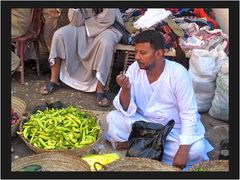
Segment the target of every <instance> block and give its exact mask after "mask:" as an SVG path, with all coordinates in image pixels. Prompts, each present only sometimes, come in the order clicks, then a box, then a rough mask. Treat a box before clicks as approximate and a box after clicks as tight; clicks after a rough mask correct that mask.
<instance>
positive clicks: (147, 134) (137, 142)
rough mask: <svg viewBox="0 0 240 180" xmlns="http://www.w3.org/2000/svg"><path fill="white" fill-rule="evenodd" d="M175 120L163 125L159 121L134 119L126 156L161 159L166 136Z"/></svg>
mask: <svg viewBox="0 0 240 180" xmlns="http://www.w3.org/2000/svg"><path fill="white" fill-rule="evenodd" d="M174 124H175V122H174V120H170V121H169V122H168V123H167V124H166V125H165V126H163V125H161V124H159V123H149V122H145V121H136V122H135V123H134V124H133V125H132V131H131V133H130V135H129V138H128V143H129V147H128V150H127V152H126V156H129V157H144V158H150V159H156V160H159V161H161V160H162V157H163V152H164V145H165V141H166V137H167V135H168V134H169V132H170V131H171V130H172V128H173V126H174Z"/></svg>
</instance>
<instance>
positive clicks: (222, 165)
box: [188, 160, 229, 172]
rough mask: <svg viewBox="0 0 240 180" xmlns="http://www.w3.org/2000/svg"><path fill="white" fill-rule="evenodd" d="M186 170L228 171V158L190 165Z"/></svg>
mask: <svg viewBox="0 0 240 180" xmlns="http://www.w3.org/2000/svg"><path fill="white" fill-rule="evenodd" d="M188 171H196V172H197V171H224V172H226V171H229V161H228V160H211V161H206V162H200V163H198V164H195V165H193V166H191V167H190V168H189V169H188Z"/></svg>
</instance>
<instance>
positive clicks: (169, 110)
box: [106, 59, 213, 166]
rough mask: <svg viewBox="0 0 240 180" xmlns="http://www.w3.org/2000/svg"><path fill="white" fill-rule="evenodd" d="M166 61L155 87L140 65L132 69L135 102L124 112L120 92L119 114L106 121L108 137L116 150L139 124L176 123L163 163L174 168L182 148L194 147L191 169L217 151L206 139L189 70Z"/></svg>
mask: <svg viewBox="0 0 240 180" xmlns="http://www.w3.org/2000/svg"><path fill="white" fill-rule="evenodd" d="M165 61H166V63H165V67H164V70H163V72H162V74H161V75H160V77H159V78H158V80H156V81H155V82H153V83H152V84H150V83H149V81H148V78H147V75H146V71H145V70H142V69H140V68H139V66H138V64H137V62H134V63H133V64H132V65H131V66H129V68H128V71H127V73H126V75H127V76H128V77H129V80H130V83H131V101H130V104H129V107H128V109H127V111H125V110H123V108H122V105H121V104H120V100H119V95H120V91H121V90H120V91H119V93H118V95H117V96H116V97H115V99H114V101H113V104H114V106H115V108H116V110H117V111H116V110H115V111H112V112H110V113H109V114H108V115H107V118H106V121H107V124H108V135H109V137H110V140H111V142H112V144H113V146H114V142H117V141H119V142H123V141H127V140H128V136H129V134H130V132H131V126H132V124H133V123H134V122H135V121H138V120H144V121H147V122H155V123H161V124H163V125H166V124H167V122H168V121H169V120H171V119H173V120H174V121H175V125H174V127H173V129H172V130H171V132H170V133H169V135H168V136H167V141H166V145H165V151H164V155H163V162H166V163H167V164H170V165H171V164H172V161H173V158H174V156H175V153H176V151H177V149H178V147H179V145H191V148H190V152H189V156H190V155H191V157H189V159H190V160H189V163H188V165H189V166H190V165H192V164H195V163H197V162H200V161H204V160H208V156H207V152H209V151H211V150H212V149H213V147H212V146H211V145H210V144H209V143H208V141H207V140H206V139H205V138H204V133H205V129H204V126H203V124H202V123H201V121H200V115H199V114H198V111H197V103H196V98H195V95H194V91H193V87H192V81H191V78H190V76H189V74H188V72H187V70H186V69H185V68H184V67H183V66H182V65H180V64H178V63H176V62H173V61H169V60H166V59H165ZM200 147H201V148H200ZM194 151H195V153H193V152H194ZM196 152H199V153H196Z"/></svg>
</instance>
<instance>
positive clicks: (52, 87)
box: [40, 81, 61, 95]
mask: <svg viewBox="0 0 240 180" xmlns="http://www.w3.org/2000/svg"><path fill="white" fill-rule="evenodd" d="M60 87H61V84H60V83H59V84H56V83H54V82H51V81H49V82H47V83H46V84H45V86H43V87H42V88H41V90H40V94H42V95H47V94H51V93H53V92H55V91H56V90H57V89H59V88H60Z"/></svg>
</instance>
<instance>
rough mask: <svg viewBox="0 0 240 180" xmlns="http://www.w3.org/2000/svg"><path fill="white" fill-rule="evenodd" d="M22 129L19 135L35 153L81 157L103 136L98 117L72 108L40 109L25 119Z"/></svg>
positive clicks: (21, 125)
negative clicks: (58, 153) (66, 154)
mask: <svg viewBox="0 0 240 180" xmlns="http://www.w3.org/2000/svg"><path fill="white" fill-rule="evenodd" d="M19 129H20V131H19V132H17V133H18V134H19V135H20V137H21V138H22V140H23V141H24V142H25V143H26V144H27V146H28V147H29V148H30V149H31V150H33V151H34V152H35V153H43V152H66V153H69V154H73V155H82V154H84V153H87V151H88V150H90V149H91V148H92V147H93V146H94V145H95V144H96V143H98V142H99V141H100V137H101V128H100V125H99V121H98V120H97V118H96V115H94V114H93V113H92V112H90V111H86V110H80V109H77V108H75V107H73V106H69V107H66V108H62V109H46V110H44V111H39V110H38V111H37V112H36V113H35V114H32V115H30V116H29V117H28V118H27V119H26V120H23V121H22V123H21V124H20V128H19Z"/></svg>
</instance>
